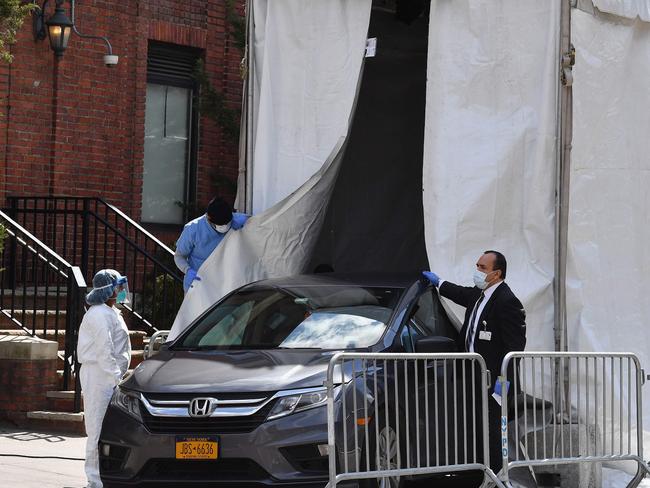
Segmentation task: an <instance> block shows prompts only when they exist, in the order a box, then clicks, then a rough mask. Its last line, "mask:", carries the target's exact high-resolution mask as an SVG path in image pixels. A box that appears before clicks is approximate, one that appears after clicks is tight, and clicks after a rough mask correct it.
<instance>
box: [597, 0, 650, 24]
mask: <svg viewBox="0 0 650 488" xmlns="http://www.w3.org/2000/svg"><path fill="white" fill-rule="evenodd" d="M592 2H593V5H594V6H595V7H597V8H598V10H600V11H601V12H606V13H610V14H615V15H618V16H620V17H626V18H628V19H635V18H636V17H639V18H641V20H645V21H646V22H650V0H592Z"/></svg>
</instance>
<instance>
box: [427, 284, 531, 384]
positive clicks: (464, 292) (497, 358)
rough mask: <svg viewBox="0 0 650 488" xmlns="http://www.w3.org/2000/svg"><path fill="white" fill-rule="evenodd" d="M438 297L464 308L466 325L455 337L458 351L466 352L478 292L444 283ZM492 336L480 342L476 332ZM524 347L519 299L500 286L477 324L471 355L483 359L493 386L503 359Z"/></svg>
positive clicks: (523, 321)
mask: <svg viewBox="0 0 650 488" xmlns="http://www.w3.org/2000/svg"><path fill="white" fill-rule="evenodd" d="M439 290H440V294H441V295H442V296H443V297H446V298H449V299H450V300H452V301H453V302H455V303H457V304H458V305H461V306H463V307H465V321H464V322H463V328H462V329H461V331H460V335H459V336H458V348H459V350H460V351H464V352H467V351H465V337H466V335H467V327H468V326H469V319H470V316H471V315H472V310H473V309H474V305H475V304H476V301H477V300H478V298H479V296H480V295H481V290H480V289H479V288H477V287H475V286H474V287H472V286H459V285H455V284H453V283H450V282H449V281H445V282H444V283H443V284H442V285H441V286H440V289H439ZM481 330H486V331H488V332H491V333H492V337H491V340H489V341H486V340H480V339H479V331H481ZM525 347H526V313H525V311H524V307H523V306H522V305H521V302H520V301H519V299H518V298H517V297H516V296H515V295H514V293H512V290H511V289H510V287H509V286H508V285H507V284H506V283H501V284H500V285H499V286H498V288H497V289H496V290H494V293H492V296H491V297H490V299H489V300H488V302H487V303H486V304H485V307H484V308H483V312H481V316H480V317H479V320H478V327H477V330H476V335H475V337H474V351H476V352H477V353H479V354H480V355H481V356H483V359H485V363H486V366H487V369H488V370H490V373H491V375H492V385H494V382H495V381H496V379H497V377H498V376H499V375H500V374H501V363H502V362H503V358H504V356H505V355H506V354H507V353H509V352H511V351H523V350H524V348H525Z"/></svg>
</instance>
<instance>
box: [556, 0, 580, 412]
mask: <svg viewBox="0 0 650 488" xmlns="http://www.w3.org/2000/svg"><path fill="white" fill-rule="evenodd" d="M560 1H561V4H560V5H561V7H560V43H559V60H560V65H559V77H558V78H559V79H558V123H557V141H558V143H557V153H556V189H555V270H554V271H555V273H554V275H555V280H554V282H553V298H554V329H555V331H554V332H555V334H554V335H555V350H556V351H568V349H569V346H568V331H567V310H566V270H567V245H568V228H569V193H570V192H569V190H570V187H569V185H570V178H571V142H572V138H573V92H572V88H571V87H572V84H573V73H572V66H573V64H574V63H575V51H574V49H573V46H572V44H571V0H560ZM568 373H569V365H568V364H567V362H566V361H559V360H556V363H555V368H554V385H555V389H556V398H558V399H559V401H560V403H561V405H562V408H560V409H559V411H560V412H564V415H565V417H566V416H567V415H568V417H569V419H570V415H571V414H570V410H571V409H570V404H571V397H570V393H569V382H570V378H569V375H568ZM557 420H559V421H560V422H562V423H564V421H565V420H566V418H564V419H557Z"/></svg>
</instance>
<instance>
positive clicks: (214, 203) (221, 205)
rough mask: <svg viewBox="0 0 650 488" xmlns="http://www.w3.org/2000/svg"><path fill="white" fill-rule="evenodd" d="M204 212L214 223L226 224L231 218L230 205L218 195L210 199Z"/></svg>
mask: <svg viewBox="0 0 650 488" xmlns="http://www.w3.org/2000/svg"><path fill="white" fill-rule="evenodd" d="M205 212H206V213H207V214H208V217H210V221H211V222H212V223H213V224H215V225H226V224H227V223H229V222H230V221H231V220H232V207H231V206H230V205H228V204H227V203H226V202H225V201H224V200H222V199H221V198H219V197H214V198H213V199H212V200H210V203H208V208H207V209H206V211H205Z"/></svg>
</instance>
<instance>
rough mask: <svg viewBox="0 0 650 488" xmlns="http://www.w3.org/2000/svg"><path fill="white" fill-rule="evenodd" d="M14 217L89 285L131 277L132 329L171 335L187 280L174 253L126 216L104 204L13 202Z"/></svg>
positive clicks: (79, 200)
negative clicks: (101, 276)
mask: <svg viewBox="0 0 650 488" xmlns="http://www.w3.org/2000/svg"><path fill="white" fill-rule="evenodd" d="M7 200H8V202H9V209H8V213H9V215H10V216H11V217H12V218H13V219H14V220H16V221H17V222H18V223H20V225H22V226H23V227H25V228H27V229H29V230H30V231H31V232H32V233H33V234H34V235H37V236H39V237H40V238H41V240H42V241H43V242H44V243H45V244H46V245H48V246H50V247H51V248H52V249H53V250H54V251H55V252H56V253H58V254H59V255H61V256H62V257H63V258H64V259H65V260H66V261H68V262H70V263H73V264H76V265H78V266H79V267H80V268H81V271H82V273H83V276H84V277H85V279H86V282H87V283H88V284H90V283H91V282H92V277H93V276H94V274H95V273H96V272H97V271H99V270H100V269H104V268H111V269H115V270H117V271H118V272H120V273H121V274H124V275H127V276H128V279H129V289H130V291H131V292H132V294H133V296H132V300H131V303H130V304H127V305H126V306H125V309H126V313H127V314H129V315H131V317H130V319H131V320H130V323H131V326H132V327H136V328H140V329H142V330H145V331H147V332H149V333H153V332H155V331H157V330H159V329H169V328H170V327H171V324H172V321H173V319H174V317H175V316H176V313H177V312H178V308H179V307H180V304H181V302H182V301H183V279H182V276H181V274H180V272H179V271H178V269H177V268H176V266H175V265H174V261H173V256H174V253H173V251H172V250H171V249H170V248H169V247H168V246H166V245H165V244H163V243H162V242H161V241H160V240H158V239H157V238H156V237H155V236H153V235H152V234H151V233H150V232H148V231H147V230H145V229H144V228H143V227H142V226H140V225H139V224H138V223H137V222H135V221H134V220H133V219H131V218H130V217H129V216H128V215H126V214H125V213H124V212H122V211H121V210H119V209H118V208H116V207H115V206H113V205H110V204H109V203H107V202H105V201H104V200H102V199H100V198H85V197H9V198H8V199H7Z"/></svg>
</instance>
